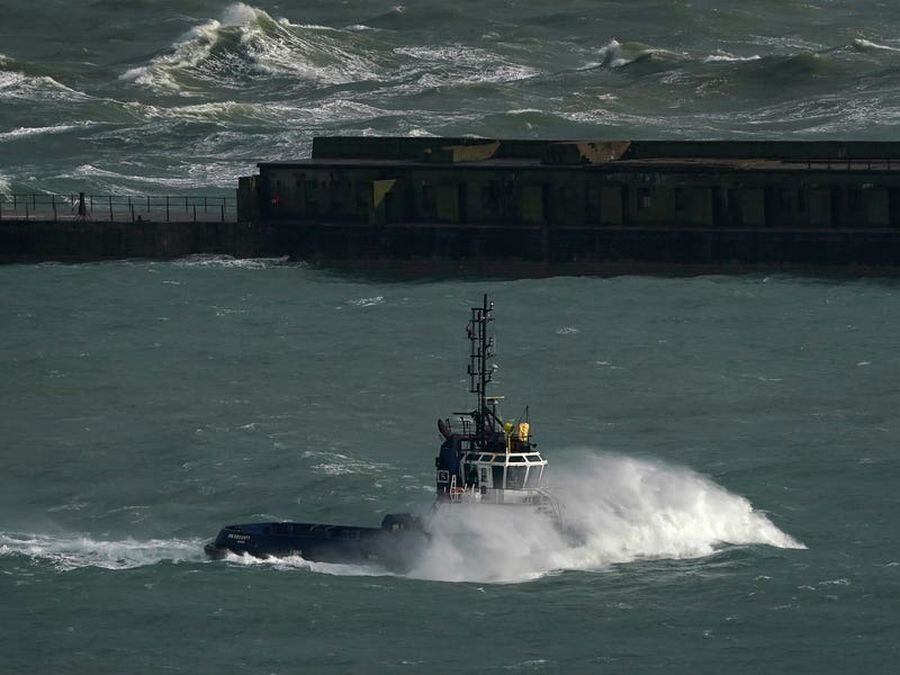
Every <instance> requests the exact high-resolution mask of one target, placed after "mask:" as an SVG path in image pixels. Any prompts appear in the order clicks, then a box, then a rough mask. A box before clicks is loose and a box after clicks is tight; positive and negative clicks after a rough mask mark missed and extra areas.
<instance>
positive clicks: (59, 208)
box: [0, 193, 237, 223]
mask: <svg viewBox="0 0 900 675" xmlns="http://www.w3.org/2000/svg"><path fill="white" fill-rule="evenodd" d="M0 220H42V221H67V222H73V221H74V222H78V221H85V222H99V221H108V222H133V223H139V222H155V223H160V222H163V223H211V222H222V223H226V222H234V221H235V220H237V202H236V200H235V198H234V197H216V196H212V197H210V196H184V195H180V196H177V195H168V196H167V195H161V196H160V195H131V196H121V195H88V194H68V195H60V194H47V193H31V194H25V193H3V194H0Z"/></svg>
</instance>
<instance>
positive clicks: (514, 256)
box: [0, 137, 900, 276]
mask: <svg viewBox="0 0 900 675" xmlns="http://www.w3.org/2000/svg"><path fill="white" fill-rule="evenodd" d="M154 199H156V198H149V197H148V198H140V199H134V198H130V197H129V198H127V200H122V201H120V202H116V201H115V199H114V198H112V197H108V196H107V197H104V198H102V199H97V200H88V202H87V203H88V206H89V207H90V208H88V209H86V213H84V214H83V215H82V214H77V211H76V210H75V205H74V201H73V200H75V198H74V197H69V198H66V199H64V200H62V201H61V202H59V204H57V201H55V199H53V198H51V199H50V202H49V204H51V205H52V217H49V216H48V214H49V211H47V208H45V209H44V212H43V214H39V213H37V212H36V211H35V209H36V208H38V207H39V201H37V200H36V199H35V198H34V197H32V198H31V199H30V200H25V201H24V202H21V201H19V202H13V207H15V208H17V209H18V211H16V210H13V211H12V212H11V211H10V203H9V201H8V200H7V201H6V202H5V203H4V205H3V206H2V210H0V262H35V261H42V260H59V261H90V260H108V259H117V258H177V257H182V256H186V255H192V254H217V255H232V256H236V257H250V256H252V257H260V256H264V257H282V256H289V257H291V258H293V259H297V260H305V261H309V262H312V263H318V264H322V265H327V266H335V267H341V268H350V269H363V270H365V269H386V270H392V271H403V270H407V271H411V272H413V273H426V274H427V273H430V272H434V273H455V272H465V271H472V272H475V273H479V274H484V273H489V274H494V275H498V276H508V275H514V276H515V275H527V274H535V275H541V274H565V273H587V274H591V273H596V274H607V273H628V272H641V273H644V272H647V273H654V272H659V273H667V274H668V273H696V272H719V273H729V272H741V271H746V270H787V271H805V270H834V271H837V272H838V273H843V272H847V273H853V274H856V273H869V272H872V273H877V274H885V273H886V274H895V273H897V272H898V271H900V143H893V142H889V143H879V142H871V143H868V142H864V143H858V142H771V143H769V142H749V141H747V142H744V141H735V142H715V141H703V142H678V141H539V140H491V139H473V138H449V139H448V138H402V139H400V138H344V137H331V138H321V139H320V138H317V139H315V142H314V144H313V154H312V157H311V158H309V159H306V160H299V161H293V162H275V163H264V164H260V165H259V174H258V175H254V176H247V177H243V178H241V179H240V180H239V183H238V190H237V199H236V202H235V199H234V198H231V197H228V198H223V197H219V198H218V199H220V200H222V201H221V202H213V201H211V198H204V197H200V198H188V197H179V198H177V200H175V199H172V198H168V197H167V198H158V199H156V201H154ZM23 203H24V204H25V209H26V210H25V212H24V217H23V213H22V204H23ZM29 205H30V206H29ZM28 209H31V211H28ZM62 213H65V214H67V215H66V216H62V215H60V214H62ZM73 213H76V214H77V215H78V217H76V216H74V215H73ZM176 221H178V222H176Z"/></svg>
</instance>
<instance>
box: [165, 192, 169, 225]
mask: <svg viewBox="0 0 900 675" xmlns="http://www.w3.org/2000/svg"><path fill="white" fill-rule="evenodd" d="M166 222H167V223H168V222H169V195H166Z"/></svg>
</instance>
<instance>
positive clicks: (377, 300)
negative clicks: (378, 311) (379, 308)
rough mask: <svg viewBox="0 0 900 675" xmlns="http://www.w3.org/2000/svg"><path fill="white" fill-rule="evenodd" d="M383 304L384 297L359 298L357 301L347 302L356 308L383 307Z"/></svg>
mask: <svg viewBox="0 0 900 675" xmlns="http://www.w3.org/2000/svg"><path fill="white" fill-rule="evenodd" d="M383 303H384V296H383V295H376V296H373V297H371V298H357V299H356V300H347V304H348V305H353V306H354V307H374V306H375V305H381V304H383Z"/></svg>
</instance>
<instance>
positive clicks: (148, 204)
mask: <svg viewBox="0 0 900 675" xmlns="http://www.w3.org/2000/svg"><path fill="white" fill-rule="evenodd" d="M147 217H148V218H149V217H150V195H147Z"/></svg>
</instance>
